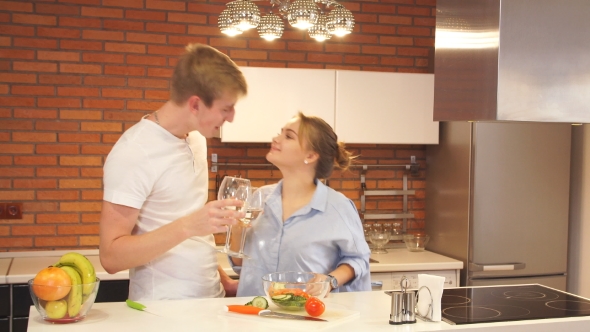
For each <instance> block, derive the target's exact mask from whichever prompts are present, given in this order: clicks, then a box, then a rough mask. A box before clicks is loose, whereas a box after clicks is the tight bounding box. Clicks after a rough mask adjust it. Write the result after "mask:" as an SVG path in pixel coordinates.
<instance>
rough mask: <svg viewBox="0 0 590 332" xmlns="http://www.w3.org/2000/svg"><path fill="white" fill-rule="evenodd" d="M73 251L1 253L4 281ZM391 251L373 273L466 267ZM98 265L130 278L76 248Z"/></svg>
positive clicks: (27, 275)
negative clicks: (105, 266)
mask: <svg viewBox="0 0 590 332" xmlns="http://www.w3.org/2000/svg"><path fill="white" fill-rule="evenodd" d="M70 251H71V250H62V251H28V252H3V253H0V284H4V283H9V284H16V283H26V282H27V281H28V280H29V279H32V278H33V277H34V276H35V274H37V273H38V272H39V271H40V270H41V269H43V268H45V267H47V266H49V265H53V264H55V263H56V262H57V260H58V259H59V257H60V256H61V255H63V254H65V253H67V252H70ZM388 251H389V253H387V254H379V255H376V254H373V255H371V258H373V259H375V260H377V261H378V262H379V263H371V264H370V270H371V272H397V271H433V270H456V269H462V268H463V262H461V261H458V260H455V259H452V258H448V257H445V256H442V255H439V254H435V253H433V252H430V251H423V252H410V251H408V250H406V249H388ZM76 252H79V253H80V254H82V255H85V256H86V257H88V259H89V260H90V261H91V262H92V264H93V265H94V269H95V270H96V276H97V277H98V278H100V279H101V280H122V279H129V271H127V270H125V271H120V272H118V273H115V274H109V273H107V272H106V271H105V270H104V269H103V267H102V265H101V264H100V259H99V257H98V249H95V250H76ZM217 258H218V261H219V265H220V266H221V268H222V269H223V270H224V271H225V272H226V273H227V274H228V275H230V276H236V273H235V272H234V271H233V270H232V268H231V267H230V265H229V262H228V259H227V256H225V255H224V254H222V253H218V254H217Z"/></svg>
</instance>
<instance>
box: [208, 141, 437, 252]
mask: <svg viewBox="0 0 590 332" xmlns="http://www.w3.org/2000/svg"><path fill="white" fill-rule="evenodd" d="M207 143H208V146H209V150H208V155H209V157H208V159H209V164H210V165H211V159H210V157H211V154H212V153H215V154H217V156H218V157H217V158H218V160H217V161H218V163H219V164H223V163H226V162H227V163H243V164H244V165H243V166H239V167H237V166H221V165H220V166H218V171H217V172H216V173H212V172H210V173H209V199H215V197H216V193H215V189H214V188H215V180H216V176H217V175H219V177H220V178H223V176H225V175H239V176H242V177H245V178H249V179H251V180H252V182H253V185H254V186H261V185H265V184H271V183H276V182H277V181H279V180H280V179H281V172H280V171H279V170H278V169H276V168H274V167H272V166H270V167H248V166H247V164H257V165H260V164H267V165H270V164H268V162H267V161H266V159H265V155H266V153H267V152H268V150H269V144H244V143H239V144H237V143H236V144H224V143H221V142H220V141H219V139H216V138H212V139H208V142H207ZM347 149H348V150H350V151H351V152H352V153H353V155H357V156H358V158H356V159H355V164H354V165H356V166H359V165H364V164H366V165H376V164H381V165H388V164H389V165H392V164H409V163H410V158H411V156H415V157H416V162H417V163H418V164H419V165H420V171H419V172H418V173H417V174H415V175H411V174H410V172H409V171H407V170H405V169H404V168H399V167H398V168H387V167H379V168H370V171H368V172H366V187H367V190H376V189H379V190H383V189H398V190H401V189H402V188H403V176H404V174H406V175H407V178H408V189H411V190H412V189H413V190H415V191H416V194H415V195H410V196H408V211H409V212H411V213H414V218H413V219H408V224H407V227H408V230H410V231H412V230H421V229H423V228H424V197H425V195H424V194H425V169H424V167H425V163H426V161H425V152H426V147H425V146H424V145H386V144H351V145H347ZM328 185H329V186H330V187H331V188H333V189H335V190H337V191H339V192H341V193H343V194H344V195H346V197H348V198H350V199H351V200H353V201H354V203H355V205H356V207H357V209H359V210H360V207H361V201H360V196H361V168H360V167H355V166H353V167H351V168H350V169H349V170H347V171H343V172H341V171H334V173H333V174H332V176H331V177H330V178H329V179H328ZM365 208H366V212H367V213H377V214H381V213H394V212H397V213H399V212H401V211H403V200H402V196H397V197H392V196H390V197H387V196H385V197H384V196H372V197H371V196H369V197H366V204H365ZM400 221H401V220H400ZM371 222H372V221H371ZM216 241H217V242H218V243H223V242H224V241H225V237H224V236H223V234H221V235H217V236H216Z"/></svg>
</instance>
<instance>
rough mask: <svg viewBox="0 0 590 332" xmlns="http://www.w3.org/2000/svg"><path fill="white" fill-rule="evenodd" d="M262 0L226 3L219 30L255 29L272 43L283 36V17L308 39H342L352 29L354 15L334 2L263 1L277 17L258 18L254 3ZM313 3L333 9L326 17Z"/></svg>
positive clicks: (309, 0) (318, 0)
mask: <svg viewBox="0 0 590 332" xmlns="http://www.w3.org/2000/svg"><path fill="white" fill-rule="evenodd" d="M255 1H263V0H235V1H231V2H229V3H228V4H227V8H226V9H224V10H223V11H222V12H221V13H220V14H219V18H218V22H217V23H218V25H219V29H220V30H221V32H222V33H224V34H226V35H228V36H236V35H239V34H241V33H242V32H244V31H246V30H248V29H251V28H257V30H258V34H259V35H260V37H262V38H264V39H266V40H269V41H270V40H274V39H277V38H280V37H281V36H282V35H283V31H284V29H285V25H284V23H283V19H282V18H281V16H282V17H283V18H285V19H286V20H287V21H288V22H289V24H290V25H291V26H292V27H295V28H298V29H301V30H307V31H308V33H309V36H310V37H312V38H314V39H316V40H318V41H324V40H327V39H330V38H331V37H332V35H336V36H339V37H341V36H344V35H347V34H349V33H351V32H352V29H353V28H354V16H353V15H352V12H350V10H348V9H346V7H344V6H342V5H341V4H339V3H338V2H336V1H335V0H267V1H269V2H270V4H271V5H272V7H273V8H274V7H275V6H276V7H277V9H278V11H279V14H281V16H279V15H277V14H274V13H273V12H272V10H271V11H270V13H268V14H266V15H264V16H261V14H260V9H258V6H256V4H255V3H254V2H255ZM317 4H323V5H324V7H325V10H328V9H329V8H330V7H333V8H332V9H331V10H330V11H329V12H328V14H325V13H324V9H323V8H321V7H319V6H318V5H317Z"/></svg>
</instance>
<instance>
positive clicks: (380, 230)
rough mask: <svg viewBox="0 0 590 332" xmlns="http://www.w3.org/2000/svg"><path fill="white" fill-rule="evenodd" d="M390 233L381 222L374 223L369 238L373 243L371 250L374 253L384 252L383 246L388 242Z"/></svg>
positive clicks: (385, 251)
mask: <svg viewBox="0 0 590 332" xmlns="http://www.w3.org/2000/svg"><path fill="white" fill-rule="evenodd" d="M389 237H390V233H389V231H387V230H386V229H385V228H384V227H383V225H382V224H380V223H374V224H373V226H372V230H371V232H370V236H369V239H370V240H371V243H373V244H374V245H375V247H374V248H373V249H371V252H372V253H374V254H386V253H387V250H386V249H384V248H383V246H384V245H385V244H387V242H389Z"/></svg>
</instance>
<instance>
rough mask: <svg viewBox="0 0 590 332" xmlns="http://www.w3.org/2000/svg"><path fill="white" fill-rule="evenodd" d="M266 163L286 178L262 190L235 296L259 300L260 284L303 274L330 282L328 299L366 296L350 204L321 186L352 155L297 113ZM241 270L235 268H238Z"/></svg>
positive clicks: (362, 244) (365, 269) (320, 124)
mask: <svg viewBox="0 0 590 332" xmlns="http://www.w3.org/2000/svg"><path fill="white" fill-rule="evenodd" d="M266 159H267V160H268V161H269V162H270V163H272V164H273V165H275V166H277V167H278V168H279V170H280V171H281V173H282V175H283V179H282V180H281V181H280V182H279V183H278V184H274V185H270V186H264V187H262V190H264V193H265V194H266V202H265V206H264V213H263V214H262V215H261V216H260V217H259V218H258V219H257V220H256V221H255V222H254V223H253V225H252V228H251V229H249V230H248V233H247V234H248V235H247V239H246V244H245V249H244V252H245V253H246V254H247V255H249V256H250V257H251V258H250V259H244V260H242V261H241V262H239V261H234V263H237V264H236V266H235V267H234V270H236V272H238V273H240V282H239V284H238V293H237V296H253V295H264V289H263V287H262V276H263V275H265V274H267V273H271V272H280V271H307V272H317V273H322V274H327V275H330V276H331V285H332V289H333V291H336V292H343V291H369V290H371V281H370V276H369V256H370V250H369V246H368V245H367V242H366V241H365V238H364V234H363V229H362V224H361V221H360V218H359V215H358V212H357V210H356V207H355V206H354V204H353V202H352V201H351V200H350V199H348V198H346V197H345V196H344V195H342V194H341V193H339V192H337V191H335V190H333V189H331V188H329V187H327V186H325V185H324V184H323V183H322V182H321V181H319V179H326V178H328V177H329V176H330V175H331V174H332V171H333V169H334V167H338V168H339V169H347V168H348V166H349V165H350V162H351V159H352V157H351V154H350V152H348V151H346V150H345V149H344V144H342V143H339V142H338V140H337V136H336V134H335V133H334V131H333V129H332V128H331V127H330V125H328V124H327V123H326V122H325V121H324V120H322V119H320V118H318V117H313V116H305V115H303V114H302V113H299V114H298V115H297V116H296V117H294V118H293V119H292V120H291V121H289V122H288V123H287V124H286V125H285V127H283V128H282V129H281V133H280V134H279V135H278V136H276V137H275V138H274V139H273V140H272V144H271V148H270V151H269V152H268V154H267V155H266ZM239 264H241V267H240V266H237V265H239Z"/></svg>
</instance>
